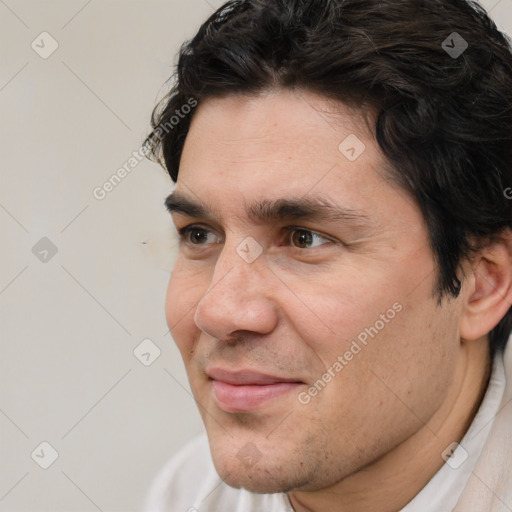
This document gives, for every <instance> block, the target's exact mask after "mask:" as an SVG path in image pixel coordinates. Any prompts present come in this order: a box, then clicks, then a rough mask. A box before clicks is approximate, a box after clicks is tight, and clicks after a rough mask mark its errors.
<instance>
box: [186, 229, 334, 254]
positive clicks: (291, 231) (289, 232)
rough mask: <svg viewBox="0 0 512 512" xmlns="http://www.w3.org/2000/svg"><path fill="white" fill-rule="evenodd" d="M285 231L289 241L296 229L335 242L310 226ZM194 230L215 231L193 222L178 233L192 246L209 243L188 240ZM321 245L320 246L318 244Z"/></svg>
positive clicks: (300, 248)
mask: <svg viewBox="0 0 512 512" xmlns="http://www.w3.org/2000/svg"><path fill="white" fill-rule="evenodd" d="M283 229H284V231H285V232H286V235H287V240H288V241H289V238H290V236H291V234H292V233H294V232H296V231H304V232H307V233H311V234H312V235H313V236H316V237H318V238H321V239H323V240H325V241H326V242H328V243H331V244H332V243H335V241H334V240H332V239H329V238H327V237H326V236H324V235H321V234H320V233H318V232H316V231H314V230H312V229H308V228H303V227H299V226H286V227H285V228H283ZM194 230H202V231H205V232H208V233H213V232H212V231H210V230H209V229H206V228H205V227H203V226H200V225H197V224H191V225H189V226H185V227H183V228H181V229H180V230H179V231H178V233H179V236H180V240H181V241H183V242H185V243H187V244H189V245H192V246H202V245H208V244H192V243H190V242H189V240H188V235H189V234H190V233H191V232H192V231H194ZM322 245H327V244H325V243H324V244H320V246H322ZM293 247H294V248H295V249H299V250H305V249H304V248H302V247H295V246H293ZM317 247H319V246H317ZM317 247H313V249H316V248H317ZM308 249H311V248H308Z"/></svg>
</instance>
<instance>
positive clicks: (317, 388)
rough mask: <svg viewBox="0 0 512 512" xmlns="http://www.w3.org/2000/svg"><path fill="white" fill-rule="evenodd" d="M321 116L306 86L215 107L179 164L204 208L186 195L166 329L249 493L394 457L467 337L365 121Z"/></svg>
mask: <svg viewBox="0 0 512 512" xmlns="http://www.w3.org/2000/svg"><path fill="white" fill-rule="evenodd" d="M331 107H332V104H331ZM328 111H329V105H328V104H327V103H326V102H325V101H323V100H322V98H320V97H318V96H316V95H313V94H310V93H305V92H301V93H299V92H291V91H289V92H286V91H280V92H273V93H269V94H265V95H259V96H258V97H245V96H243V97H228V98H222V99H212V100H208V101H205V102H204V103H203V104H202V105H200V106H199V108H198V110H197V112H196V113H195V115H194V119H193V122H192V126H191V129H190V132H189V134H188V136H187V139H186V144H185V147H184V151H183V156H182V160H181V166H180V171H179V178H178V182H177V186H176V191H175V192H176V194H178V193H179V194H180V196H182V197H185V198H186V199H188V200H189V201H190V202H192V203H197V204H198V205H200V206H202V207H203V209H204V210H207V212H198V211H189V213H188V214H185V213H184V212H185V211H186V210H189V209H188V208H185V207H184V205H183V202H180V203H179V205H178V202H175V205H174V211H173V220H174V223H175V225H176V227H177V229H178V230H181V229H182V228H184V227H187V226H195V227H194V228H193V229H190V230H189V231H188V232H187V233H186V234H185V238H184V239H183V240H182V242H181V245H180V251H179V255H178V257H177V260H176V263H175V266H174V269H173V272H172V276H171V279H170V282H169V288H168V294H167V304H166V315H167V322H168V325H169V328H170V330H171V333H172V336H173V338H174V340H175V342H176V343H177V345H178V347H179V350H180V352H181V355H182V357H183V360H184V362H185V366H186V369H187V372H188V376H189V380H190V385H191V388H192V390H193V393H194V395H195V398H196V401H197V403H198V407H199V410H200V412H201V415H202V418H203V421H204V423H205V426H206V430H207V433H208V437H209V440H210V446H211V451H212V456H213V460H214V463H215V466H216V468H217V471H218V472H219V474H220V476H221V477H222V478H223V479H224V480H225V481H226V483H228V484H230V485H232V486H234V487H245V488H247V489H249V490H252V491H254V492H277V491H288V490H292V489H296V490H299V489H301V490H318V489H322V488H326V487H329V486H331V485H333V484H335V483H336V482H339V481H340V480H342V479H343V478H345V477H346V476H348V475H350V474H352V473H354V472H356V471H358V470H359V469H361V468H362V467H364V466H365V465H367V464H369V463H371V462H373V461H375V460H376V459H378V458H379V457H381V456H382V455H384V454H386V453H387V452H389V451H391V450H393V449H394V448H395V447H397V445H399V444H400V443H402V442H403V441H404V440H406V439H408V438H409V437H410V436H412V435H414V434H415V433H416V432H418V431H419V430H420V429H421V428H422V427H423V426H424V424H425V423H426V422H428V421H429V419H430V418H431V417H432V415H433V414H434V413H435V412H436V410H437V409H438V408H439V406H440V404H441V403H442V402H443V399H444V398H445V396H446V392H447V391H446V390H447V389H448V387H449V383H450V382H451V379H452V373H453V368H454V365H455V361H456V357H457V350H458V347H459V331H458V329H459V328H458V318H459V316H460V306H459V303H458V302H457V301H451V302H447V301H445V302H444V303H443V305H442V306H440V307H439V306H437V298H436V297H434V295H433V289H434V285H435V281H436V270H435V266H434V261H433V256H432V252H431V250H430V248H429V244H428V236H427V231H426V227H425V225H424V222H423V219H422V216H421V214H420V211H419V209H418V208H417V206H416V205H415V203H414V202H413V201H412V199H411V198H410V197H409V196H408V195H407V194H406V193H405V192H404V191H403V190H401V189H399V188H397V187H396V186H395V185H393V184H392V183H391V182H390V181H389V180H387V179H386V176H385V173H384V166H385V162H384V159H383V156H382V154H381V152H380V150H379V148H378V145H377V143H376V142H375V140H374V139H373V138H372V136H371V134H370V133H369V130H368V128H367V127H366V125H365V123H364V122H363V121H362V119H361V118H360V117H359V116H358V115H356V113H354V112H351V111H349V110H348V109H347V108H346V107H344V106H343V105H337V111H336V113H333V112H331V113H329V112H328ZM347 137H348V139H347ZM363 144H364V146H363ZM359 153H361V154H360V155H359ZM358 155H359V156H358ZM276 202H279V203H277V204H276ZM290 202H291V203H292V204H290ZM318 204H323V205H324V206H325V205H327V204H328V205H330V206H332V208H330V209H324V210H322V211H321V212H320V213H321V214H322V215H320V214H317V215H306V213H307V212H306V211H304V210H305V209H306V208H305V207H306V206H307V207H308V208H309V209H317V210H319V208H318V207H317V205H318ZM257 205H260V206H259V207H258V206H257ZM248 210H249V211H248ZM206 213H207V214H206ZM248 213H252V215H248ZM327 215H331V216H332V218H328V217H327Z"/></svg>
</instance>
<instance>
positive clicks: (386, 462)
mask: <svg viewBox="0 0 512 512" xmlns="http://www.w3.org/2000/svg"><path fill="white" fill-rule="evenodd" d="M490 366H491V365H490V355H489V348H488V341H487V339H486V338H482V339H480V340H477V341H471V342H468V343H463V344H462V345H461V354H460V357H459V359H458V363H457V365H456V367H455V369H454V379H453V381H452V385H451V387H450V390H449V392H448V393H447V397H446V400H445V401H444V402H443V404H442V405H441V407H440V408H439V409H438V410H437V411H436V413H435V414H434V415H433V416H432V417H431V418H430V420H429V422H428V423H426V424H425V425H424V426H423V427H422V428H420V429H419V430H418V431H417V432H416V433H415V434H414V435H412V436H411V437H409V438H408V439H406V440H405V441H403V442H402V443H401V444H400V445H398V446H397V447H396V448H394V449H393V450H392V451H390V452H388V453H387V454H386V455H385V456H383V457H381V458H380V459H378V460H377V461H375V462H373V463H372V464H371V465H369V466H366V467H364V468H363V469H361V470H359V471H358V472H356V473H354V474H352V475H350V476H349V477H347V478H345V479H344V480H343V481H341V482H339V483H338V484H336V485H335V486H333V487H330V488H329V489H323V490H321V491H315V492H291V493H290V494H289V498H290V502H291V504H292V506H293V508H294V510H295V512H335V511H336V512H348V511H350V512H367V511H368V510H379V511H380V512H397V511H399V510H401V509H402V508H403V507H404V506H405V505H406V504H407V503H409V501H411V500H412V499H413V498H414V497H415V496H416V495H417V494H418V493H419V492H420V491H421V489H422V488H423V487H425V485H426V484H427V483H428V481H429V480H430V479H431V478H432V476H434V474H435V473H436V472H437V471H438V470H439V469H440V468H441V467H442V465H443V464H444V460H443V458H442V457H441V454H442V453H443V452H444V451H445V450H446V448H447V447H448V446H449V445H450V444H451V443H453V442H454V441H456V442H459V441H460V440H461V439H462V438H463V437H464V434H465V433H466V431H467V430H468V428H469V426H470V424H471V422H472V420H473V418H474V416H475V414H476V412H477V411H478V408H479V406H480V404H481V402H482V399H483V396H484V394H485V390H486V389H487V384H488V382H489V376H490Z"/></svg>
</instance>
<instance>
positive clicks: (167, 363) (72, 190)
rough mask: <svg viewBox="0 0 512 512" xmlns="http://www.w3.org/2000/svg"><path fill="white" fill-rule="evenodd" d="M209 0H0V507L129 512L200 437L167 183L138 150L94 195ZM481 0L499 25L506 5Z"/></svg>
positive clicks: (510, 10)
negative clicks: (173, 326) (174, 281)
mask: <svg viewBox="0 0 512 512" xmlns="http://www.w3.org/2000/svg"><path fill="white" fill-rule="evenodd" d="M221 3H222V2H221V1H219V0H208V1H207V0H161V1H155V0H144V1H142V0H139V1H135V0H132V1H128V0H124V1H121V0H89V1H87V0H80V1H75V0H61V1H43V0H37V1H35V0H34V1H24V0H0V119H1V124H0V150H1V159H0V173H1V187H0V230H1V231H0V233H1V240H2V250H1V251H0V343H1V345H0V346H1V358H0V435H1V438H0V439H1V440H0V450H1V451H0V510H1V511H4V512H15V511H55V512H57V511H68V512H73V511H96V510H101V511H104V512H107V511H136V510H139V509H140V507H141V504H142V501H143V499H144V497H145V494H146V492H147V489H148V486H149V484H150V482H151V480H152V478H153V477H154V475H155V473H156V472H157V471H158V470H159V468H160V467H161V466H162V465H163V464H164V463H165V461H166V460H167V459H168V457H169V456H170V455H171V454H172V453H173V452H175V451H176V450H177V449H178V448H179V447H180V446H182V445H183V444H184V443H185V442H186V441H187V440H188V439H190V438H191V437H193V436H194V435H196V434H197V433H199V432H200V431H201V422H200V419H199V415H198V413H197V412H196V408H195V404H194V403H193V400H192V399H191V397H190V395H189V391H188V385H187V383H186V375H185V373H184V371H183V369H182V366H181V362H180V359H179V355H178V352H177V350H176V349H175V347H174V345H173V343H172V339H171V337H170V335H169V334H168V329H167V326H166V323H165V316H164V310H163V304H164V296H165V290H166V286H167V281H168V277H169V271H168V269H169V265H170V260H169V254H170V251H169V250H168V249H169V248H168V247H167V245H168V240H169V237H168V233H169V231H168V230H169V229H170V218H169V217H168V215H167V214H166V213H165V209H164V208H163V205H162V204H163V200H164V198H165V197H166V195H167V194H168V193H169V192H170V191H171V190H172V182H171V180H170V178H169V177H168V176H167V175H166V174H165V172H164V171H163V170H161V169H160V168H159V167H158V166H156V165H155V164H151V163H149V162H145V161H142V162H140V163H137V165H136V166H134V168H133V170H131V172H130V173H129V174H128V175H127V176H126V177H125V178H124V179H123V180H122V181H121V182H120V183H119V184H118V185H117V186H116V187H115V188H114V189H113V190H112V191H110V192H109V193H108V194H106V196H105V198H104V199H102V200H98V199H96V198H95V197H94V195H93V190H94V189H95V188H96V187H101V186H102V185H103V183H105V182H106V181H107V180H108V179H109V178H110V177H111V176H112V174H114V173H115V172H116V170H117V169H118V168H119V167H121V166H122V165H123V164H125V163H126V162H127V161H128V160H129V158H130V157H131V156H132V153H133V152H134V151H136V150H138V148H139V147H140V144H141V142H142V140H143V137H144V135H145V134H146V132H147V128H148V120H149V115H150V112H151V109H152V107H153V105H154V103H155V100H156V98H157V95H158V94H161V93H162V91H163V89H162V86H163V84H164V82H165V80H166V79H167V78H168V77H169V76H170V73H171V70H172V65H173V63H174V56H175V54H176V51H177V49H178V47H179V45H180V44H181V42H182V41H183V40H184V39H186V38H188V37H191V36H192V35H193V34H194V32H195V30H197V28H198V26H199V23H200V22H201V21H202V20H203V19H204V18H205V17H206V16H207V15H208V14H209V13H210V12H211V11H212V9H213V8H214V7H217V6H219V5H220V4H221ZM482 3H483V4H484V5H485V6H486V7H487V8H488V9H490V10H491V14H492V16H493V17H494V18H495V20H496V21H497V22H498V23H499V24H500V26H501V27H502V29H503V30H506V31H508V32H509V33H512V0H501V1H500V0H486V1H484V2H482ZM42 32H48V33H49V34H50V36H51V38H53V40H55V41H56V43H55V42H53V41H52V39H50V36H47V35H43V36H40V34H41V33H42ZM33 41H35V42H34V45H35V48H36V49H37V51H38V52H39V53H36V51H35V50H34V49H33V48H32V47H31V44H32V42H33ZM52 44H53V45H55V44H58V48H57V50H56V51H55V52H54V53H53V54H51V55H50V56H49V57H48V58H46V59H44V58H42V57H41V56H40V54H43V55H44V52H48V51H49V50H50V49H51V48H52ZM44 237H46V238H48V239H49V240H51V244H52V245H51V246H50V245H48V244H49V242H48V241H46V242H45V241H43V242H39V241H40V240H41V239H42V238H44ZM143 242H146V243H143ZM38 243H39V244H38ZM36 244H38V245H36ZM41 244H42V245H41ZM45 244H46V245H45ZM34 246H36V249H34V250H33V247H34ZM51 247H55V248H56V250H57V252H56V254H54V255H53V254H52V252H51ZM45 250H47V251H49V252H47V253H46V252H44V251H45ZM54 250H55V249H54ZM34 252H35V253H36V254H34ZM145 339H150V340H151V342H145V345H143V346H142V348H141V350H140V352H141V353H144V354H146V355H145V356H141V359H142V360H143V361H145V362H146V363H151V364H149V365H148V366H145V365H144V364H143V363H142V362H141V361H140V360H139V359H137V358H136V357H135V355H134V349H135V348H136V347H137V346H138V345H139V344H140V343H141V342H142V341H143V340H145ZM147 347H150V348H149V351H148V348H147ZM156 347H157V348H156ZM157 350H160V356H159V357H158V358H156V359H155V360H154V361H153V358H154V356H155V354H156V351H157ZM148 353H149V355H147V354H148ZM148 358H149V361H148ZM41 442H47V443H49V444H50V445H51V446H52V447H53V449H54V450H55V451H56V452H57V453H58V458H57V459H56V460H55V462H53V464H51V465H50V466H49V467H48V468H47V469H43V468H42V467H40V466H41V465H43V466H44V465H45V464H48V463H49V462H51V461H52V449H51V448H49V447H48V446H47V445H42V446H40V444H41ZM31 454H33V456H32V457H31Z"/></svg>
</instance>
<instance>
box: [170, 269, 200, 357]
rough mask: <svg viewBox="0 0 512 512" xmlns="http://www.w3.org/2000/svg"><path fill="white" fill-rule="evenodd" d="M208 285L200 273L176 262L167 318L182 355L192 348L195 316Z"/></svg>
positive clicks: (172, 275)
mask: <svg viewBox="0 0 512 512" xmlns="http://www.w3.org/2000/svg"><path fill="white" fill-rule="evenodd" d="M202 283H206V284H202ZM207 284H208V283H207V281H206V280H205V279H203V278H202V277H201V274H200V273H199V272H194V271H191V270H187V269H185V268H184V267H183V265H182V264H181V262H180V261H179V260H178V261H176V264H175V265H174V268H173V272H172V274H171V277H170V279H169V283H168V285H167V293H166V300H165V317H166V320H167V326H168V327H169V330H170V332H171V335H172V338H173V340H174V342H175V343H176V345H177V346H178V348H179V349H180V351H181V352H182V355H185V351H188V350H190V348H191V347H189V345H190V344H191V343H192V339H193V338H192V336H193V335H194V333H195V332H196V327H195V323H194V314H195V310H196V307H197V304H198V302H199V301H200V300H201V298H202V297H203V295H204V293H205V290H206V289H207Z"/></svg>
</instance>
